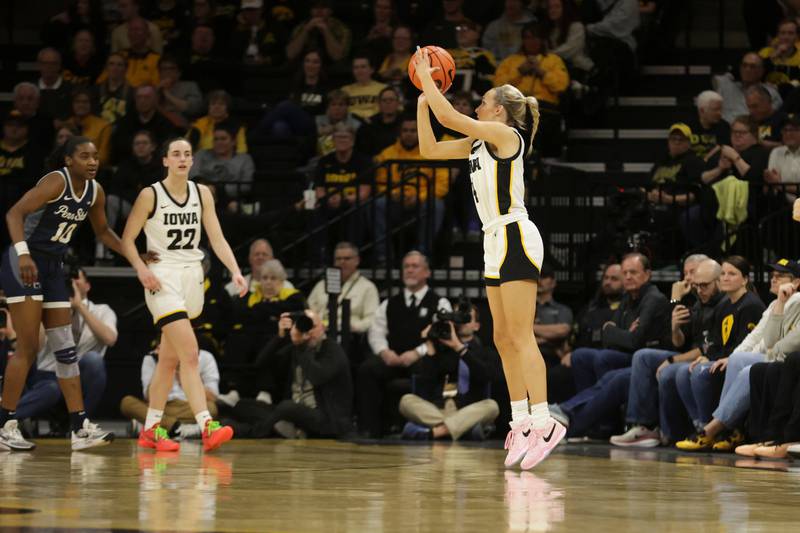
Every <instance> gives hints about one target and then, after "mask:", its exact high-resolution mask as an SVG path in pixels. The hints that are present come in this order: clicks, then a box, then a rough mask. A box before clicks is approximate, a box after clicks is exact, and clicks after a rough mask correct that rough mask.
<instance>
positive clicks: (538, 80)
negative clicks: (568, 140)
mask: <svg viewBox="0 0 800 533" xmlns="http://www.w3.org/2000/svg"><path fill="white" fill-rule="evenodd" d="M506 83H508V84H510V85H513V86H515V87H516V88H517V89H519V90H520V92H522V94H524V95H525V96H533V97H535V98H536V100H538V101H539V112H540V113H541V118H540V121H539V134H538V135H536V139H535V141H534V148H535V149H536V151H537V153H539V155H542V156H547V157H554V156H558V155H560V154H561V145H562V142H561V112H560V111H559V108H558V105H559V103H560V99H561V94H562V93H563V92H564V91H566V90H567V88H568V87H569V73H568V72H567V67H566V65H565V64H564V61H563V60H562V59H561V58H560V57H558V56H557V55H556V54H553V53H550V51H549V50H548V45H547V31H546V30H545V29H544V27H543V26H541V25H540V24H538V23H534V22H531V23H528V24H526V25H525V26H523V27H522V46H521V47H520V50H519V52H517V53H516V54H512V55H510V56H508V57H507V58H505V59H504V60H503V62H502V63H500V65H499V66H498V67H497V72H495V74H494V84H495V86H496V87H499V86H502V85H505V84H506Z"/></svg>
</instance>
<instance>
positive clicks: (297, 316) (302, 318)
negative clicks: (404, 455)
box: [232, 311, 353, 438]
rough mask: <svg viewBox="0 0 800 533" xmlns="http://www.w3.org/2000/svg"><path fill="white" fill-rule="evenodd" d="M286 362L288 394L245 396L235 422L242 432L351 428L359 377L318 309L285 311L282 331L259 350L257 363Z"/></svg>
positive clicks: (337, 432) (293, 434) (317, 433)
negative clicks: (267, 400)
mask: <svg viewBox="0 0 800 533" xmlns="http://www.w3.org/2000/svg"><path fill="white" fill-rule="evenodd" d="M265 366H269V368H286V369H287V375H286V380H285V386H284V390H283V395H282V396H283V400H282V401H281V402H280V403H278V405H276V406H272V405H267V404H263V403H262V402H257V401H255V400H240V401H239V402H238V403H237V404H236V405H235V406H234V408H233V411H234V417H235V418H236V419H238V420H247V421H248V423H236V422H234V423H233V424H232V425H233V427H234V431H235V433H236V435H237V436H238V437H240V438H265V437H271V436H274V435H276V434H277V435H280V436H283V437H285V438H297V437H298V436H300V435H308V436H314V437H339V436H342V435H345V434H347V433H349V432H350V430H351V428H352V426H351V420H352V404H353V383H352V379H351V376H350V364H349V362H348V360H347V356H346V355H345V353H344V350H343V349H342V347H341V346H339V344H338V343H337V342H336V340H335V339H329V338H327V337H326V336H325V326H324V325H323V324H322V320H321V319H320V317H319V315H317V314H316V313H314V312H313V311H299V312H293V313H283V314H282V315H281V318H280V321H279V322H278V336H277V337H275V338H273V339H272V340H271V341H270V342H269V343H268V344H267V346H266V347H264V349H263V350H261V352H260V353H259V354H258V358H257V360H256V368H259V369H263V368H264V367H265Z"/></svg>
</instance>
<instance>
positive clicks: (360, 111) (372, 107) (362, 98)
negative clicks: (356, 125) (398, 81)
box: [342, 80, 386, 120]
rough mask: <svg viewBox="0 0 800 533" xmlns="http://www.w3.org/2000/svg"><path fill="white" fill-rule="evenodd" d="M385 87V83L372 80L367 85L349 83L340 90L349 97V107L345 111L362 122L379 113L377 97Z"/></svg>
mask: <svg viewBox="0 0 800 533" xmlns="http://www.w3.org/2000/svg"><path fill="white" fill-rule="evenodd" d="M385 87H386V84H385V83H381V82H379V81H375V80H372V81H371V82H370V83H369V84H368V85H359V84H357V83H351V84H350V85H345V86H344V87H342V90H343V91H344V92H346V93H347V96H349V97H350V106H349V107H348V108H347V110H348V111H349V112H350V113H352V114H354V115H356V116H357V117H359V118H362V119H364V120H369V117H371V116H372V115H374V114H375V113H377V112H378V111H380V109H379V108H378V95H379V94H380V92H381V91H382V90H383V89H384V88H385Z"/></svg>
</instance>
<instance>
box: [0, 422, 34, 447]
mask: <svg viewBox="0 0 800 533" xmlns="http://www.w3.org/2000/svg"><path fill="white" fill-rule="evenodd" d="M34 448H36V445H35V444H34V443H32V442H30V441H27V440H25V439H24V438H23V437H22V432H21V431H20V430H19V422H17V421H16V420H8V421H6V423H5V425H4V426H3V427H2V428H0V450H3V451H12V452H26V451H29V450H32V449H34Z"/></svg>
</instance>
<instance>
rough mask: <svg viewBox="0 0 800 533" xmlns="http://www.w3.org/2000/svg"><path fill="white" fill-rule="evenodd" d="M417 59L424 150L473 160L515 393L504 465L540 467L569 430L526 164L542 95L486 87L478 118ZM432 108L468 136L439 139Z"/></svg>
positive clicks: (499, 329) (489, 285)
mask: <svg viewBox="0 0 800 533" xmlns="http://www.w3.org/2000/svg"><path fill="white" fill-rule="evenodd" d="M435 53H436V54H437V57H436V59H437V62H438V63H439V64H440V65H445V64H446V63H448V62H449V63H450V64H451V65H452V59H451V58H449V57H445V58H444V60H443V58H442V57H438V55H439V54H442V53H444V52H435ZM411 63H413V64H414V68H415V70H416V77H417V78H418V82H419V84H421V86H422V91H423V94H422V95H420V97H419V99H418V101H417V125H418V128H419V147H420V152H421V153H422V155H423V157H426V158H430V159H467V160H468V163H469V169H470V180H471V182H472V192H473V198H474V200H475V206H476V208H477V210H478V214H479V216H480V219H481V222H482V224H483V231H484V241H483V246H484V262H485V265H484V275H485V278H486V279H485V282H486V294H487V297H488V299H489V308H490V310H491V313H492V319H493V321H494V342H495V345H496V346H497V350H498V352H499V353H500V358H501V360H502V362H503V372H504V373H505V377H506V383H507V384H508V392H509V396H510V398H511V414H512V420H511V423H510V426H511V429H510V431H509V433H508V437H507V438H506V443H505V447H506V449H507V450H508V455H507V457H506V460H505V466H506V467H511V466H514V465H516V464H517V463H521V467H522V468H523V469H529V468H533V467H534V466H536V465H537V464H539V463H540V462H541V461H542V460H543V459H545V458H546V457H547V456H548V455H549V454H550V452H551V451H552V450H553V448H555V447H556V445H557V444H558V443H559V441H561V439H562V438H563V437H564V435H565V434H566V429H565V428H564V426H562V425H561V424H559V423H558V422H557V421H555V420H554V419H553V418H551V417H550V412H549V411H548V408H547V375H546V372H547V371H546V368H545V364H544V360H543V359H542V354H541V352H540V351H539V347H538V345H537V344H536V338H535V337H534V334H533V321H534V317H535V316H536V291H537V287H538V280H539V271H540V267H541V264H542V259H543V257H544V246H543V243H542V238H541V236H540V234H539V230H538V229H537V228H536V226H535V225H534V224H533V222H532V221H531V220H530V219H529V218H528V212H527V209H526V208H525V183H524V179H523V166H524V158H525V157H526V156H527V155H528V153H529V152H530V149H531V143H532V141H533V136H534V135H535V134H536V129H537V127H538V123H539V106H538V102H537V101H536V99H535V98H533V97H525V96H524V95H523V94H522V93H521V92H520V91H519V89H517V88H516V87H514V86H512V85H503V86H501V87H497V88H494V89H490V90H489V91H487V92H486V94H484V96H483V98H482V100H481V104H480V106H478V108H477V110H476V113H477V116H478V120H475V119H473V118H470V117H468V116H465V115H462V114H461V113H459V112H458V111H456V110H455V109H454V108H453V106H452V105H450V103H449V102H448V101H447V99H446V98H445V97H444V95H443V94H442V93H441V92H440V91H439V89H438V87H437V82H436V81H434V79H433V77H434V76H437V77H438V78H439V80H438V85H439V86H440V87H442V88H445V89H446V87H447V85H449V84H448V83H447V79H443V78H442V76H443V75H444V74H445V73H444V72H442V71H441V70H442V69H441V68H439V67H432V66H431V58H430V54H429V51H428V49H427V48H423V49H418V50H417V52H416V54H415V55H414V57H413V58H412V61H411ZM409 70H411V69H409ZM448 70H449V69H448ZM446 74H447V75H448V76H452V72H448V73H446ZM412 81H416V80H414V76H412ZM429 109H430V110H432V111H433V114H434V115H436V118H437V119H438V120H439V122H441V124H442V125H443V126H444V127H445V128H450V129H452V130H455V131H458V132H461V133H462V134H464V135H465V136H466V138H463V139H457V140H453V141H442V142H440V141H437V140H436V137H435V136H434V133H433V129H432V128H431V122H430V115H429ZM529 403H530V407H529ZM529 409H530V410H529Z"/></svg>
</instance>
